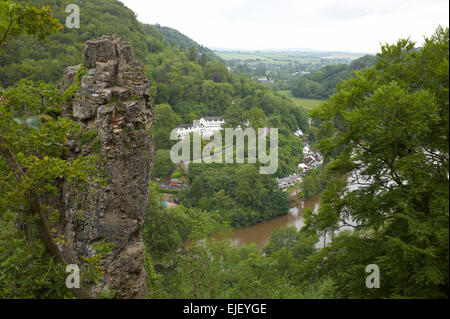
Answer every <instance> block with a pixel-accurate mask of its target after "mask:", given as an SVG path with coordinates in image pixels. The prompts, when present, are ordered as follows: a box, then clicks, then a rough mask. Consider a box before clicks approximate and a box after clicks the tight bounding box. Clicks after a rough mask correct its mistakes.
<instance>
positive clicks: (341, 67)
mask: <svg viewBox="0 0 450 319" xmlns="http://www.w3.org/2000/svg"><path fill="white" fill-rule="evenodd" d="M375 62H376V58H375V57H374V56H371V55H366V56H364V57H362V58H359V59H357V60H355V61H353V62H352V63H350V64H349V65H346V64H335V65H328V66H326V67H324V68H322V69H320V70H319V71H317V72H313V73H311V74H310V75H308V76H306V77H302V78H299V79H297V80H296V81H295V82H294V83H293V84H292V88H291V90H292V94H293V95H294V96H296V97H300V98H312V99H325V98H328V97H330V96H331V95H333V94H335V93H336V86H337V85H338V84H340V83H341V82H342V81H345V80H347V79H348V78H351V77H354V76H355V75H354V71H358V70H363V69H365V68H368V67H371V66H373V65H374V64H375Z"/></svg>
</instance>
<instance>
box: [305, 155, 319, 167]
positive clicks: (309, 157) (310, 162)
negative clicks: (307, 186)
mask: <svg viewBox="0 0 450 319" xmlns="http://www.w3.org/2000/svg"><path fill="white" fill-rule="evenodd" d="M315 161H316V159H315V158H314V157H311V156H308V157H306V158H305V159H304V160H303V162H304V163H305V164H306V165H308V166H309V165H311V164H312V163H314V162H315Z"/></svg>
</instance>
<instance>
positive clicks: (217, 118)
mask: <svg viewBox="0 0 450 319" xmlns="http://www.w3.org/2000/svg"><path fill="white" fill-rule="evenodd" d="M204 119H205V120H206V121H225V119H224V118H223V117H220V116H216V117H214V116H213V117H204Z"/></svg>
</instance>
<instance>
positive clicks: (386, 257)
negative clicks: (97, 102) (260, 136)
mask: <svg viewBox="0 0 450 319" xmlns="http://www.w3.org/2000/svg"><path fill="white" fill-rule="evenodd" d="M18 2H19V3H25V1H18ZM26 3H29V4H31V5H33V6H36V7H38V8H41V7H42V5H49V6H50V8H51V9H52V11H51V12H50V11H49V10H48V9H45V8H43V9H39V10H38V9H35V8H32V7H27V6H25V7H23V8H24V9H23V10H21V11H17V12H15V14H17V15H20V17H21V18H20V19H17V21H19V23H18V24H17V26H16V27H15V28H14V29H13V32H11V33H9V34H8V26H5V25H3V22H2V21H3V20H0V50H1V51H0V87H2V89H0V151H1V152H0V264H1V268H0V298H72V297H75V296H74V295H73V293H72V292H71V291H69V290H68V289H67V288H66V287H65V285H64V283H65V279H64V278H65V277H64V276H65V273H64V267H63V265H62V264H61V263H60V262H59V261H58V260H57V259H56V258H54V257H52V254H50V253H49V252H48V242H47V241H46V240H48V236H47V237H46V234H48V233H50V232H51V228H52V225H53V224H54V223H56V220H57V219H58V211H57V209H55V208H53V207H36V205H35V204H36V201H33V200H30V198H31V199H33V198H36V196H51V195H55V192H57V187H55V186H54V185H55V183H56V182H57V181H60V180H61V179H65V180H68V181H70V182H71V183H72V184H73V185H74V186H77V187H79V188H80V189H83V185H85V183H86V182H87V181H89V180H90V179H91V178H92V177H91V176H92V173H93V172H95V169H96V168H95V160H96V159H95V158H78V159H77V160H71V159H70V158H67V157H66V156H65V154H66V151H67V149H66V146H65V145H64V141H65V137H66V136H67V134H72V133H74V132H77V130H78V129H79V128H78V127H77V125H76V123H73V122H71V121H69V120H67V119H63V118H61V117H59V115H60V113H61V109H60V106H61V99H63V98H64V96H62V95H61V93H60V91H59V89H58V86H59V80H60V79H61V76H62V73H63V71H64V68H65V67H67V66H70V65H76V64H80V63H81V61H82V48H83V42H84V41H86V40H89V39H93V38H96V37H98V36H100V35H103V34H119V35H121V36H122V37H123V38H124V39H125V40H126V41H130V42H131V43H132V45H133V47H134V50H135V54H136V56H137V58H138V59H139V60H140V61H142V62H143V63H145V65H146V75H147V76H148V77H149V79H150V82H151V84H152V95H153V102H154V109H155V115H156V123H155V126H154V129H153V137H154V139H155V144H156V161H155V165H156V166H155V170H154V174H156V175H157V176H159V177H164V176H170V174H171V173H172V171H173V169H174V167H170V166H169V167H165V165H166V164H167V160H165V157H167V152H168V150H169V149H170V147H171V145H172V144H171V143H172V142H171V141H169V139H168V138H167V137H168V134H169V133H170V131H171V129H172V128H174V127H176V126H177V125H179V124H182V123H191V122H192V120H194V119H198V118H200V117H202V116H224V117H226V118H229V119H232V120H233V121H235V122H234V123H233V122H231V123H229V124H230V125H231V126H237V125H238V124H239V123H241V122H242V121H245V119H247V118H248V119H250V121H251V123H252V124H253V125H254V126H256V127H260V126H262V125H267V126H270V127H278V128H279V130H280V151H279V153H280V168H279V171H278V172H277V174H276V176H264V175H259V174H258V172H257V169H256V166H254V165H249V164H246V165H240V166H234V165H204V164H198V165H193V166H192V167H191V169H190V170H189V171H188V172H187V173H186V174H187V178H188V180H189V181H190V183H191V187H190V188H189V189H187V190H185V191H183V192H182V193H180V194H179V197H180V200H181V201H182V205H181V206H178V207H176V208H164V207H163V206H162V205H161V202H162V198H161V196H162V194H161V193H160V191H159V188H158V186H157V185H156V184H155V183H151V184H150V185H149V189H150V195H149V197H150V198H149V202H150V204H149V207H148V212H147V215H146V217H145V225H144V229H143V237H144V241H145V245H146V260H145V268H146V270H147V273H148V282H149V287H150V295H149V297H150V298H448V294H449V291H448V289H449V281H448V275H449V268H448V265H449V259H448V251H449V242H448V238H449V237H448V236H449V233H448V226H449V220H448V212H449V205H448V195H449V189H448V182H449V181H448V172H449V167H448V148H449V145H448V139H449V126H448V120H449V119H448V108H449V102H448V101H449V100H448V88H449V83H448V61H449V59H448V58H449V30H448V28H445V29H444V28H439V29H438V30H436V33H435V34H434V35H433V36H431V37H430V38H427V39H426V41H425V43H424V44H423V46H422V47H421V49H416V44H415V43H412V42H411V41H409V40H400V41H399V42H398V43H396V44H392V45H385V46H383V47H382V48H381V51H380V53H379V54H378V55H377V58H376V63H375V64H374V66H373V67H368V66H370V65H371V64H372V63H373V61H372V59H371V58H367V59H366V60H363V62H362V65H356V64H355V65H352V66H350V67H347V66H345V67H344V66H335V67H328V68H325V69H324V70H322V71H320V72H318V74H311V76H310V78H309V79H307V81H310V82H314V83H316V84H318V85H320V86H321V87H322V89H321V90H318V91H317V92H315V93H317V94H324V95H326V96H327V97H328V96H329V95H330V94H333V93H334V92H336V94H334V95H332V96H331V97H330V98H329V100H328V101H327V102H325V103H324V104H323V105H321V106H319V107H317V108H316V109H315V110H314V111H313V112H312V114H311V115H312V116H313V119H314V127H313V128H312V129H311V137H312V140H313V141H314V142H317V147H319V149H320V151H321V152H322V153H323V154H325V155H326V157H327V158H328V160H327V163H328V165H327V166H326V169H321V170H319V171H317V172H315V173H314V174H317V175H319V176H320V181H323V180H324V179H326V183H322V182H320V183H317V180H318V179H314V178H311V181H310V183H315V185H314V187H317V188H318V189H319V188H320V189H321V188H324V187H325V191H324V193H323V196H322V198H323V204H322V206H321V209H320V210H319V211H318V212H312V211H308V212H307V216H306V217H307V218H306V226H305V227H304V228H303V229H302V230H300V231H298V230H296V229H295V228H283V229H280V230H278V231H276V232H274V233H273V234H272V237H271V239H270V241H269V243H268V244H267V245H266V246H265V247H264V249H263V251H260V250H258V249H257V248H256V246H254V245H251V246H248V247H244V248H236V247H233V246H232V245H231V243H230V242H228V241H226V240H213V239H210V238H209V236H210V235H212V234H216V233H220V232H224V233H226V232H228V231H230V230H231V228H232V227H245V226H248V225H252V224H254V223H257V222H261V221H264V220H268V219H270V218H273V217H275V216H277V215H280V214H283V213H286V211H287V209H288V204H287V197H286V195H285V194H284V193H281V192H279V191H277V190H276V181H275V177H277V176H278V177H281V176H286V175H288V174H290V173H292V172H293V170H294V168H295V165H296V164H297V163H298V162H299V160H301V158H302V156H303V154H302V152H301V149H302V143H301V141H299V139H298V138H296V137H295V136H294V135H293V133H292V132H294V131H295V130H296V129H298V128H301V129H302V130H304V131H305V132H308V131H309V130H308V127H307V121H308V115H307V113H306V112H305V111H304V110H303V109H301V108H299V107H297V106H295V105H294V104H293V103H292V102H291V101H290V100H288V99H287V98H285V97H281V96H280V95H278V94H277V93H275V92H274V91H273V90H271V89H270V88H267V87H265V86H263V85H261V84H258V83H255V82H253V81H251V80H250V79H249V78H248V77H246V76H244V75H234V74H231V73H230V72H228V70H227V68H226V67H225V66H224V65H223V64H222V63H221V62H220V61H217V60H214V61H213V60H210V59H211V58H209V59H208V57H207V55H206V54H205V55H201V54H199V53H200V52H196V53H195V54H193V50H190V48H185V49H182V48H180V47H179V46H178V45H177V44H176V41H175V43H172V42H169V41H167V40H166V37H165V36H164V35H163V34H161V33H160V32H159V31H158V30H157V28H155V27H153V26H149V25H143V24H141V23H139V22H138V21H137V20H136V16H135V14H134V13H133V12H132V11H131V10H129V9H127V8H126V7H125V6H124V5H123V4H121V3H120V2H119V1H116V0H92V1H76V0H70V1H64V0H61V1H60V0H49V1H39V0H33V1H26ZM69 3H78V4H80V6H82V7H83V8H84V10H83V14H82V18H81V20H82V21H81V23H82V24H83V28H82V29H80V30H69V29H64V28H62V29H61V25H59V23H58V20H59V21H60V22H63V21H64V20H65V16H66V15H65V13H64V10H65V7H66V5H67V4H69ZM8 8H9V1H5V0H0V10H1V11H0V17H1V16H2V14H4V13H6V12H8V10H9V9H8ZM52 16H54V17H55V18H56V19H54V18H52ZM37 25H41V26H45V28H37V27H36V26H37ZM36 30H41V31H40V32H39V31H36ZM6 34H8V37H7V38H6V37H4V38H3V39H4V40H1V39H2V35H6ZM33 35H35V37H32V36H33ZM39 40H41V41H39ZM192 47H193V46H192ZM365 67H368V68H367V69H365V70H362V71H358V72H357V73H356V76H354V77H351V71H352V70H357V69H362V68H365ZM348 77H350V79H348V80H345V81H343V83H341V84H340V85H339V86H338V88H337V89H336V91H334V90H335V86H336V83H337V82H339V81H341V80H343V79H346V78H348ZM310 82H307V83H306V84H307V85H306V87H308V86H309V85H310V84H311V85H310V86H315V84H314V85H313V84H312V83H310ZM333 83H334V84H333ZM298 84H299V86H298V87H299V88H301V87H302V84H301V83H298ZM333 85H334V86H333ZM299 94H301V93H299ZM322 97H323V96H322ZM86 138H89V137H86ZM297 150H298V151H297ZM12 158H15V160H16V163H18V165H19V166H20V167H22V168H23V172H20V171H17V170H15V169H14V167H17V166H14V165H11V159H12ZM99 160H101V159H99ZM355 173H357V174H359V175H360V177H361V176H370V179H369V180H366V181H365V183H363V184H362V186H361V187H359V188H358V189H356V190H353V191H349V190H348V189H347V188H346V186H347V185H346V184H347V183H346V180H347V177H348V176H350V175H352V174H355ZM98 182H99V183H101V180H99V181H98ZM24 203H26V204H24ZM30 212H31V213H30ZM349 219H350V220H351V225H352V229H353V231H344V232H340V233H339V234H338V235H336V236H334V237H333V240H332V243H331V244H330V245H328V246H327V247H325V248H323V249H320V250H319V249H316V248H315V243H316V242H317V239H318V237H319V236H321V234H323V233H324V232H327V233H333V232H336V231H337V230H338V229H339V227H340V225H342V222H346V221H348V220H349ZM44 222H45V223H44ZM186 242H189V244H186ZM100 248H101V249H99V250H98V251H99V253H98V254H97V255H95V256H93V257H91V258H90V259H87V260H86V265H87V266H86V273H85V274H83V278H84V279H85V282H87V283H89V282H90V281H95V280H97V279H98V278H99V276H101V275H102V268H101V265H100V260H101V259H102V258H103V257H104V255H103V254H102V252H105V251H107V246H105V247H100ZM373 263H376V264H378V265H379V266H380V268H382V269H384V272H383V276H384V277H383V285H382V287H381V289H371V290H370V289H366V287H365V285H364V282H365V277H366V272H365V267H366V266H367V265H368V264H373ZM102 297H105V298H108V297H113V296H111V295H104V296H102Z"/></svg>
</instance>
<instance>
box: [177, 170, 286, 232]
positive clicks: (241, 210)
mask: <svg viewBox="0 0 450 319" xmlns="http://www.w3.org/2000/svg"><path fill="white" fill-rule="evenodd" d="M189 179H190V180H192V181H193V182H192V186H191V187H190V188H189V189H186V190H184V191H182V192H181V193H180V195H179V199H180V200H181V202H182V203H183V205H185V206H186V207H199V208H201V209H204V210H207V211H209V212H220V214H221V216H222V217H223V218H224V220H226V221H228V222H230V223H231V225H232V226H233V227H247V226H250V225H253V224H256V223H260V222H262V221H266V220H270V219H272V218H274V217H276V216H280V215H283V214H286V213H287V212H288V210H289V205H288V197H287V194H286V193H284V192H281V191H279V190H278V187H277V182H276V180H275V179H274V178H273V177H272V176H268V175H260V174H259V171H258V169H257V167H256V166H255V165H251V164H246V165H226V164H191V165H190V166H189Z"/></svg>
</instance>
